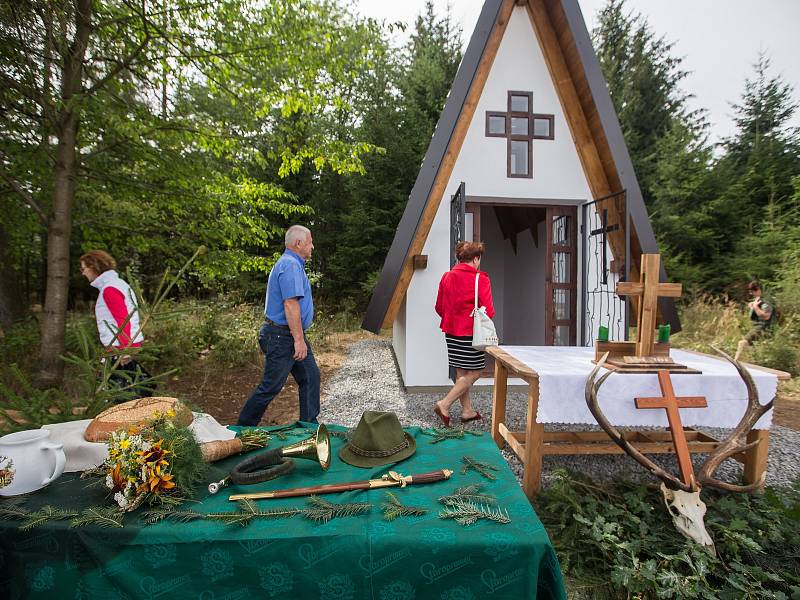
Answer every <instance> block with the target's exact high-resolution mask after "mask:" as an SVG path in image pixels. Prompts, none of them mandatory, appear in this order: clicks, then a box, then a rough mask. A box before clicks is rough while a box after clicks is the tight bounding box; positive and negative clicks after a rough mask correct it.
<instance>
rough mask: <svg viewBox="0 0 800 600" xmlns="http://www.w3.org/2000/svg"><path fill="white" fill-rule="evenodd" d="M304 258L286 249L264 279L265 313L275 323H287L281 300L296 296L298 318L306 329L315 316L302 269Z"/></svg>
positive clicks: (303, 268) (306, 280)
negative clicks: (265, 293) (265, 284)
mask: <svg viewBox="0 0 800 600" xmlns="http://www.w3.org/2000/svg"><path fill="white" fill-rule="evenodd" d="M305 264H306V261H304V260H303V259H302V258H301V257H300V255H299V254H297V253H296V252H292V251H291V250H288V249H287V250H286V251H285V252H284V253H283V255H282V256H281V257H280V258H279V259H278V262H276V263H275V266H273V267H272V271H270V272H269V279H268V280H267V297H266V300H265V302H264V316H266V317H267V319H269V320H270V321H274V322H275V323H277V324H278V325H288V324H289V322H288V321H287V320H286V311H284V309H283V301H284V300H288V299H290V298H297V300H298V302H299V303H300V320H301V322H302V324H303V330H304V331H305V330H306V329H308V328H309V327H311V321H312V320H313V319H314V301H313V300H312V299H311V284H310V283H309V281H308V276H307V275H306V270H305Z"/></svg>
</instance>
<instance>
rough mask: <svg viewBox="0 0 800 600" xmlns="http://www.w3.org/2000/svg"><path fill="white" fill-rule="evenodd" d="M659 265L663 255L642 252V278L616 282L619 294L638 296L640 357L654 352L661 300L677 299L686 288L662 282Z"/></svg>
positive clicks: (678, 284) (638, 354)
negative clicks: (659, 301)
mask: <svg viewBox="0 0 800 600" xmlns="http://www.w3.org/2000/svg"><path fill="white" fill-rule="evenodd" d="M660 266H661V256H660V255H658V254H642V268H641V270H640V275H639V281H638V282H635V281H621V282H619V283H618V284H617V295H618V296H636V297H637V298H638V299H639V310H638V311H637V312H638V313H639V314H638V319H637V328H636V356H637V357H639V358H642V357H649V356H652V355H653V343H654V341H655V331H656V319H657V318H658V299H659V298H660V297H666V298H678V297H680V295H681V291H682V289H683V286H682V285H681V284H680V283H659V273H660Z"/></svg>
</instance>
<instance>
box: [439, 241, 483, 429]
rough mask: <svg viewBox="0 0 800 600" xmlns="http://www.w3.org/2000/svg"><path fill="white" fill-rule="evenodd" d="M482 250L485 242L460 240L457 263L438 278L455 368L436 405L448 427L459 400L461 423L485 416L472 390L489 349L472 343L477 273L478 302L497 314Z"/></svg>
mask: <svg viewBox="0 0 800 600" xmlns="http://www.w3.org/2000/svg"><path fill="white" fill-rule="evenodd" d="M483 252H484V245H483V243H482V242H459V243H458V245H457V246H456V251H455V253H456V259H457V260H458V263H457V264H456V265H455V266H454V267H453V268H452V269H450V270H449V271H448V272H447V273H445V274H444V275H443V276H442V280H441V281H440V282H439V293H438V295H437V296H436V314H438V315H439V316H440V317H441V318H442V321H441V324H440V325H439V327H440V328H441V330H442V331H443V332H444V338H445V342H446V343H447V360H448V363H449V364H450V366H451V367H452V368H454V369H455V371H456V380H455V384H454V385H453V387H452V388H451V389H450V391H449V392H448V393H447V395H446V396H445V397H444V398H442V399H441V400H439V401H438V402H437V403H436V404H435V405H434V407H433V412H434V413H436V415H437V416H438V417H439V418H440V419H441V420H442V422H443V423H444V425H445V427H449V426H450V414H449V413H450V407H451V406H452V405H453V403H454V402H456V400H459V401H460V402H461V422H462V423H467V422H469V421H475V420H477V419H481V418H482V417H481V413H480V412H478V411H477V410H475V409H474V408H473V406H472V402H471V400H470V397H469V391H470V388H471V387H472V386H473V384H474V383H475V382H476V381H477V380H478V378H479V377H480V375H481V371H482V370H483V369H484V368H485V367H486V353H485V352H484V351H483V350H477V349H475V348H473V347H472V327H473V318H472V311H473V308H474V304H475V277H476V275H477V276H478V306H485V307H486V314H488V315H489V317H490V318H492V317H494V305H493V304H492V285H491V282H490V281H489V276H488V275H487V274H486V273H485V272H483V271H479V269H480V266H481V257H482V256H483Z"/></svg>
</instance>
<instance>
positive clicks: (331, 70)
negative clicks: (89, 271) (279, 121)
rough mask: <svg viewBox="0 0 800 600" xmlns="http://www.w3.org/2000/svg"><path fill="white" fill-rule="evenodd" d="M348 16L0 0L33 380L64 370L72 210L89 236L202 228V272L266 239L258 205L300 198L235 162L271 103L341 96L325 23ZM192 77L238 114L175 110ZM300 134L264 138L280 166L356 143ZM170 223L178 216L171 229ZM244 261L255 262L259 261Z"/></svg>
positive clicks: (353, 149) (354, 158)
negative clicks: (42, 259)
mask: <svg viewBox="0 0 800 600" xmlns="http://www.w3.org/2000/svg"><path fill="white" fill-rule="evenodd" d="M219 23H224V24H225V27H224V28H220V27H219V25H218V24H219ZM349 25H350V24H349V23H348V22H346V20H343V18H342V13H341V11H339V10H338V9H336V6H335V4H333V3H331V2H312V1H310V0H297V1H291V0H279V1H276V2H270V3H261V2H255V1H249V0H222V1H219V2H207V1H202V0H194V1H192V0H163V1H162V2H156V3H148V2H143V3H132V2H130V1H129V0H104V1H99V0H95V1H93V0H74V1H72V2H70V1H68V0H59V1H55V0H50V1H48V0H26V1H24V2H16V3H4V4H3V5H2V8H0V56H2V58H3V61H2V62H3V66H2V67H0V84H2V85H0V88H1V89H0V131H1V132H2V136H1V137H2V141H0V152H1V153H2V154H0V162H1V163H2V165H0V177H2V181H3V182H4V184H5V188H4V189H3V190H2V192H3V194H4V196H3V198H4V202H8V201H9V198H11V197H13V198H15V199H16V201H17V202H18V203H22V204H23V205H24V206H25V207H26V211H27V212H28V213H29V214H34V215H36V217H37V219H38V229H39V231H40V232H41V234H42V235H44V236H46V238H47V244H46V246H47V259H46V262H47V276H46V285H45V289H46V292H45V302H44V314H43V319H42V328H41V329H42V344H41V353H40V363H41V374H40V380H41V382H42V383H43V384H44V385H53V384H56V383H58V382H59V381H60V379H61V376H62V372H63V365H62V363H61V360H60V355H61V354H62V352H63V348H64V331H65V313H66V307H67V298H68V291H69V280H70V243H71V241H73V221H74V218H75V217H76V215H77V216H79V217H80V218H81V222H80V225H79V228H80V230H81V232H82V234H85V235H86V238H87V241H89V242H95V241H96V242H97V243H100V242H106V244H104V245H112V246H115V247H117V248H119V247H125V248H126V249H130V244H129V241H128V242H125V243H123V241H122V240H124V238H125V236H126V234H127V233H129V232H130V230H134V229H137V228H139V230H140V231H142V235H141V237H140V238H139V239H138V243H139V245H140V246H142V247H143V250H144V251H145V252H152V249H153V246H152V245H151V244H150V245H149V244H148V242H150V241H152V240H153V239H154V238H153V236H152V234H153V233H154V231H153V230H152V229H151V230H149V231H148V230H147V226H152V227H153V229H155V232H157V233H158V236H157V237H158V239H160V240H162V242H163V243H164V244H167V245H168V244H170V243H172V245H173V246H172V249H173V250H174V249H175V246H181V245H183V246H185V245H186V244H187V243H190V244H193V241H194V238H196V237H201V236H198V233H201V232H202V234H204V235H209V234H210V235H211V237H212V239H213V240H215V241H216V247H215V248H213V249H212V252H210V253H209V260H207V261H206V262H205V263H204V264H203V265H201V266H200V267H199V270H200V275H201V276H203V275H205V276H206V277H210V276H213V275H215V274H217V275H218V274H219V273H220V272H221V271H223V270H224V269H225V267H226V266H228V265H227V264H226V262H225V259H226V257H228V258H229V256H228V255H230V254H234V255H235V258H236V259H237V261H238V262H236V266H240V265H242V264H247V263H248V257H246V256H243V254H242V253H241V252H240V250H239V249H240V247H241V246H245V245H248V244H249V245H252V246H256V247H262V248H263V247H266V245H267V244H268V242H269V240H270V239H271V237H273V236H274V235H275V234H276V227H275V226H274V225H273V224H272V223H271V222H270V220H269V217H270V215H275V214H278V215H281V216H283V217H288V216H289V215H290V214H293V213H298V212H303V211H305V212H307V209H304V208H302V207H300V206H299V205H298V204H297V203H296V202H294V201H291V198H290V197H289V196H287V194H286V193H285V192H284V191H283V190H281V189H280V187H279V186H277V185H274V184H270V183H266V182H263V181H257V180H255V179H253V178H252V177H249V176H248V174H247V167H248V166H249V165H250V164H254V163H255V164H258V163H261V164H264V161H265V157H264V156H262V155H261V154H260V153H259V152H258V151H257V150H254V146H253V142H254V140H255V139H256V138H257V137H258V136H259V134H261V135H262V137H267V138H268V137H269V134H270V132H271V128H272V127H273V125H274V120H275V115H276V114H279V115H281V116H282V117H283V118H289V117H291V116H292V115H295V114H316V113H325V112H326V111H329V110H331V108H332V107H335V106H340V105H341V106H344V105H345V104H346V103H345V102H344V101H343V100H342V99H341V97H340V96H339V95H338V94H337V89H336V87H335V86H334V85H332V82H337V81H343V80H345V76H346V75H347V71H346V65H344V64H343V61H340V60H339V59H338V56H337V54H336V35H337V33H340V32H342V31H346V30H347V28H348V27H349ZM192 84H199V85H202V86H204V87H205V88H206V89H207V90H208V91H209V94H210V95H211V96H212V97H214V98H225V99H226V100H227V101H228V102H229V103H230V105H231V106H235V105H237V103H238V110H239V111H241V113H242V114H244V115H247V118H246V119H244V123H242V120H239V121H238V122H233V123H232V122H230V121H218V120H215V119H214V118H208V117H209V115H208V114H204V115H199V116H198V115H195V114H194V112H193V111H192V110H191V108H190V107H189V108H188V110H186V111H185V112H181V111H179V110H178V109H179V105H180V102H181V99H182V98H186V97H187V96H186V95H182V94H181V91H182V90H186V89H187V88H188V87H190V86H191V85H192ZM314 134H315V135H313V136H311V137H309V138H306V139H304V140H302V143H301V144H299V145H298V146H294V147H285V146H284V147H275V146H273V147H270V148H269V151H268V154H269V155H270V156H271V157H277V161H278V164H279V166H278V173H279V175H280V176H286V175H288V174H291V173H293V172H296V171H298V170H299V169H300V168H301V167H302V166H303V164H305V163H306V162H311V163H313V164H314V166H315V168H317V169H322V168H323V167H326V166H327V167H330V168H332V169H334V170H336V171H338V172H351V171H354V170H359V169H360V168H361V165H360V155H362V154H363V153H365V152H368V151H369V150H370V147H369V146H368V145H364V144H359V143H348V142H344V141H340V140H333V141H331V140H330V139H329V138H328V137H327V136H326V135H325V130H324V129H322V128H320V129H318V130H316V131H315V132H314ZM242 163H245V165H244V166H242ZM265 217H267V218H266V219H265ZM4 222H5V221H4ZM104 223H105V224H104ZM143 223H144V224H145V226H144V227H143V226H142V224H143ZM177 223H183V224H184V225H185V226H186V227H187V229H186V230H180V229H178V230H176V224H177ZM209 223H210V224H213V226H214V227H209ZM204 225H205V226H204ZM115 228H116V230H117V233H116V234H114V235H111V234H109V231H110V230H112V229H115ZM115 240H116V242H115ZM215 251H216V254H215ZM164 254H166V253H163V254H162V257H163V256H164ZM176 254H177V253H176ZM182 258H183V257H180V256H175V257H174V260H177V261H180V260H181V259H182ZM215 258H216V263H215ZM249 263H250V266H251V267H254V268H259V267H260V268H263V267H264V263H265V261H264V260H263V259H262V258H261V257H254V258H250V259H249ZM203 270H205V273H203Z"/></svg>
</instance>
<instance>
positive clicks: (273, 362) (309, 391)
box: [236, 323, 319, 426]
mask: <svg viewBox="0 0 800 600" xmlns="http://www.w3.org/2000/svg"><path fill="white" fill-rule="evenodd" d="M258 345H259V346H261V351H262V352H263V353H264V377H263V378H262V380H261V383H260V384H259V385H258V387H257V388H256V389H255V390H254V391H253V393H252V394H251V395H250V397H249V398H248V399H247V402H245V405H244V406H243V407H242V412H241V413H239V421H238V422H237V423H236V424H237V425H245V426H256V425H258V424H259V423H260V422H261V417H262V416H264V411H266V410H267V406H269V403H270V402H272V399H273V398H274V397H275V396H276V395H277V394H278V392H280V391H281V389H282V388H283V384H284V383H286V378H287V377H289V373H291V374H292V377H294V380H295V381H296V382H297V386H298V387H299V388H300V389H299V391H300V420H301V421H305V422H307V423H316V422H317V415H319V367H318V366H317V361H316V360H314V354H313V352H311V344H310V343H309V341H308V338H306V346H308V355H307V356H306V357H305V359H303V360H300V361H297V360H295V359H294V358H293V356H294V338H293V337H292V334H291V333H290V332H289V331H288V330H287V329H283V328H281V327H275V326H274V325H268V324H266V323H265V324H264V325H262V327H261V332H260V334H259V336H258Z"/></svg>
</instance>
